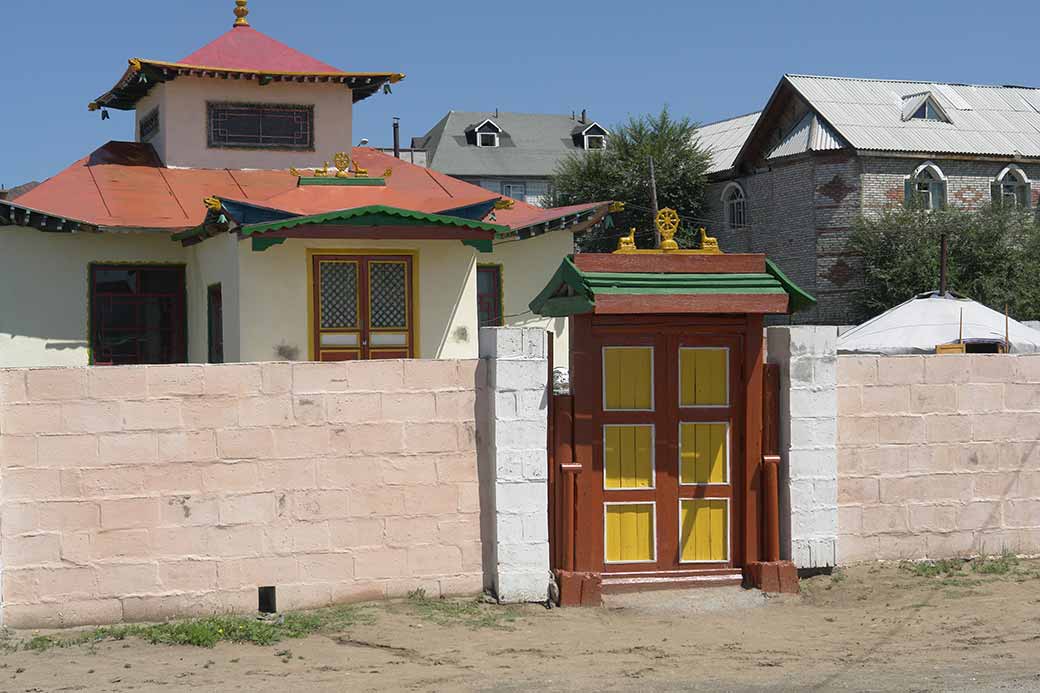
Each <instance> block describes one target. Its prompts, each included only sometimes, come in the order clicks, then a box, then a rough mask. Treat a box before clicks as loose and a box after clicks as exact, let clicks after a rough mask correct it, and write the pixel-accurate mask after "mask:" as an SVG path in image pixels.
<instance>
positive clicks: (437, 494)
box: [404, 485, 459, 515]
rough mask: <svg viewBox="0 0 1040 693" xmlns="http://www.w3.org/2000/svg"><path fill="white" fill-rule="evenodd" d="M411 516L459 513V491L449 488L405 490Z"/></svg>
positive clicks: (424, 487) (407, 510)
mask: <svg viewBox="0 0 1040 693" xmlns="http://www.w3.org/2000/svg"><path fill="white" fill-rule="evenodd" d="M404 503H405V509H406V512H407V513H408V514H409V515H450V514H453V513H455V512H458V507H459V491H458V488H456V487H455V486H453V485H449V486H417V487H413V488H405V489H404Z"/></svg>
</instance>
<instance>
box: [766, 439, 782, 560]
mask: <svg viewBox="0 0 1040 693" xmlns="http://www.w3.org/2000/svg"><path fill="white" fill-rule="evenodd" d="M762 477H763V482H764V483H763V486H764V488H763V489H762V491H763V493H762V495H763V500H762V512H763V514H764V515H765V521H764V522H763V524H764V525H765V541H764V544H765V560H766V561H769V562H774V561H779V560H780V456H779V455H764V456H763V457H762Z"/></svg>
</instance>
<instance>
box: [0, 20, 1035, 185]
mask: <svg viewBox="0 0 1040 693" xmlns="http://www.w3.org/2000/svg"><path fill="white" fill-rule="evenodd" d="M233 7H234V2H233V0H165V1H163V0H145V1H142V0H101V1H93V2H73V1H72V0H2V8H0V36H2V38H0V66H2V67H0V103H2V104H3V107H2V108H0V184H6V185H7V186H12V185H17V184H19V183H22V182H25V181H27V180H31V179H37V180H42V179H43V178H46V177H47V176H49V175H52V174H53V173H56V172H57V171H59V170H60V169H62V168H63V167H65V166H67V165H68V164H69V163H71V162H72V161H74V160H76V159H78V158H80V157H82V156H84V155H85V154H87V153H88V152H90V151H91V150H93V149H94V148H95V147H97V146H98V145H100V144H103V143H104V142H106V141H108V140H112V139H115V140H127V139H133V129H132V126H131V120H130V115H129V114H126V113H122V112H119V111H113V112H112V119H111V120H108V121H104V122H102V121H101V120H100V118H99V116H98V114H97V113H88V112H87V110H86V105H87V103H88V102H89V101H90V100H91V99H93V98H95V97H97V96H98V95H100V94H101V93H103V92H105V91H106V90H107V89H108V88H109V87H110V86H112V84H113V83H114V82H115V80H116V79H117V78H118V77H119V76H120V75H121V74H122V72H123V70H124V69H125V67H126V61H127V59H128V58H130V57H135V56H138V57H147V58H154V59H159V60H163V59H165V60H178V59H180V58H183V57H184V56H186V55H188V54H189V53H191V52H192V51H194V50H195V49H196V48H199V47H200V46H202V45H204V44H205V43H208V42H209V41H210V40H212V39H214V38H216V37H217V36H218V35H220V34H221V33H222V32H223V31H225V30H227V29H228V28H230V25H231V22H232V19H233V15H232V9H233ZM250 9H251V10H252V14H251V15H250V20H251V22H252V25H253V27H254V28H256V29H258V30H260V31H263V32H265V33H268V34H270V35H272V36H273V37H275V38H277V39H279V40H281V41H283V42H285V43H288V44H289V45H291V46H293V47H295V48H297V49H300V50H302V51H304V52H306V53H309V54H311V55H313V56H314V57H316V58H319V59H321V60H324V61H326V62H329V63H331V64H333V65H336V66H337V67H340V68H342V69H345V70H357V71H364V70H388V71H390V70H393V71H401V72H405V73H407V75H408V78H407V79H406V80H405V81H404V82H401V83H400V84H397V85H395V88H394V93H393V95H390V96H385V95H382V94H380V95H376V96H373V97H372V98H370V99H367V100H365V101H363V102H361V103H359V104H357V106H356V107H355V116H354V117H355V125H354V139H355V141H356V140H357V139H360V138H361V137H368V138H369V139H370V140H371V141H372V143H373V144H375V145H383V144H389V143H390V139H391V129H390V122H391V117H392V116H394V115H399V116H401V118H402V134H403V137H404V142H405V143H407V142H408V140H409V138H410V137H411V136H413V135H421V134H424V133H425V132H426V130H427V129H429V127H431V126H432V125H433V124H434V123H435V122H436V121H437V120H438V119H439V118H440V117H441V116H442V115H443V114H444V113H445V112H446V111H448V110H449V109H453V108H454V109H457V110H493V109H495V108H496V107H498V108H501V109H502V110H511V111H528V112H557V113H570V112H571V111H573V110H578V111H580V110H581V109H582V108H587V109H589V113H590V115H591V116H593V117H594V118H595V119H596V120H599V121H601V122H603V123H606V124H612V123H615V122H618V121H619V120H622V119H624V118H625V117H626V116H628V115H629V114H642V113H646V112H650V111H657V110H659V109H660V108H661V106H662V105H664V104H668V105H669V106H670V107H671V109H672V111H673V112H674V113H676V114H681V115H689V116H690V117H692V118H693V119H695V120H697V121H700V122H710V121H713V120H719V119H722V118H726V117H729V116H733V115H739V114H743V113H747V112H750V111H754V110H757V109H759V108H760V107H761V106H762V105H763V104H764V102H765V101H766V99H767V98H768V97H769V94H770V93H771V91H772V90H773V88H774V87H775V85H776V83H777V81H778V80H779V78H780V76H781V75H782V74H783V73H785V72H798V73H814V74H834V75H848V76H859V77H889V78H901V79H925V80H942V81H953V82H974V83H987V84H988V83H999V84H1025V85H1035V86H1040V76H1038V70H1037V68H1038V66H1040V65H1038V60H1037V50H1036V49H1037V45H1038V43H1037V34H1036V32H1037V27H1038V26H1040V3H1033V2H1020V3H1014V4H1011V5H1006V4H1005V5H1000V4H995V3H992V2H979V1H978V0H974V1H972V2H964V1H961V0H955V1H950V0H946V1H944V2H942V3H938V4H936V3H913V2H908V1H907V0H902V1H899V2H893V1H890V0H882V1H876V0H859V1H858V2H840V1H835V0H831V1H830V2H807V1H804V0H782V1H777V0H772V1H761V0H745V1H744V2H735V1H732V0H730V1H726V2H721V1H720V2H703V1H696V0H644V1H643V2H632V1H631V0H627V1H621V0H597V1H595V2H561V1H560V0H526V2H519V3H517V2H513V3H498V2H491V3H488V2H472V1H466V2H463V1H461V0H439V1H438V0H432V1H431V0H423V1H419V0H390V1H385V0H384V1H383V2H370V1H369V2H362V1H358V0H250ZM344 144H345V145H346V144H347V143H344Z"/></svg>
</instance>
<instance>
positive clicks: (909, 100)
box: [903, 91, 950, 123]
mask: <svg viewBox="0 0 1040 693" xmlns="http://www.w3.org/2000/svg"><path fill="white" fill-rule="evenodd" d="M903 120H931V121H935V122H938V123H949V122H950V117H949V116H948V115H946V111H944V110H943V108H942V106H940V105H939V102H938V101H937V100H936V98H935V96H933V95H932V93H931V92H928V91H926V92H922V93H920V94H911V95H910V96H904V97H903Z"/></svg>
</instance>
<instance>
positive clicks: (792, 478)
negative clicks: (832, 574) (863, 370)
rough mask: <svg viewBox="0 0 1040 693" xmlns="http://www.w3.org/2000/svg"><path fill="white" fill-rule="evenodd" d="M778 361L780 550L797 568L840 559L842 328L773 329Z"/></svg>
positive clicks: (770, 335) (771, 354)
mask: <svg viewBox="0 0 1040 693" xmlns="http://www.w3.org/2000/svg"><path fill="white" fill-rule="evenodd" d="M766 341H767V357H766V360H767V361H768V362H769V363H775V364H778V365H779V366H780V456H781V460H782V463H781V466H780V518H781V520H780V552H781V556H782V558H784V559H787V560H791V561H794V563H795V565H796V566H798V567H799V568H823V567H828V566H833V565H835V564H836V554H837V548H836V547H837V542H838V447H837V441H838V388H837V368H838V328H837V327H831V326H808V325H804V326H802V325H799V326H790V327H770V328H768V330H767V331H766Z"/></svg>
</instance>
